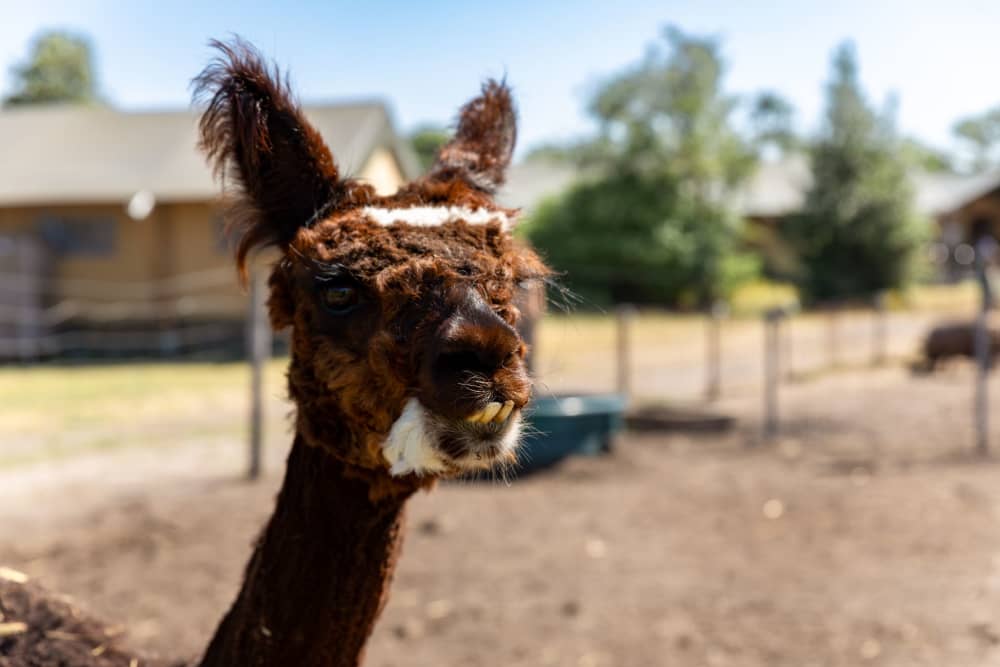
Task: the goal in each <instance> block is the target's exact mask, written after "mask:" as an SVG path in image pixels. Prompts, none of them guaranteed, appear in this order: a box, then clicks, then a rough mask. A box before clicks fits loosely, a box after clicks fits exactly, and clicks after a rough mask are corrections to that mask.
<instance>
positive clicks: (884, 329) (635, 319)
mask: <svg viewBox="0 0 1000 667" xmlns="http://www.w3.org/2000/svg"><path fill="white" fill-rule="evenodd" d="M622 313H623V314H622V316H621V317H619V318H618V319H617V320H612V318H606V319H605V321H604V322H601V321H600V320H599V319H598V318H594V319H593V320H592V321H584V322H582V323H581V322H580V321H577V320H576V319H574V318H561V317H550V318H547V319H546V320H544V321H543V323H542V330H543V335H542V336H541V337H540V338H541V340H540V342H539V344H538V346H537V350H536V352H537V354H538V357H539V358H538V360H537V362H536V363H537V366H538V376H539V378H540V380H541V384H542V386H543V389H544V390H545V391H550V392H553V393H567V392H574V391H619V392H626V393H629V394H631V396H632V397H634V398H635V399H636V400H637V401H647V400H666V401H674V402H680V403H692V402H703V401H705V400H706V399H709V400H714V399H716V398H727V397H734V396H750V395H754V394H757V393H759V392H761V391H762V386H763V380H764V375H765V368H764V367H763V365H762V364H763V351H764V349H765V345H764V343H765V324H764V322H763V320H762V318H760V317H726V316H721V317H720V316H718V315H716V316H712V315H710V314H705V315H692V314H687V315H680V314H678V313H672V312H668V311H657V310H652V309H642V310H638V311H636V310H633V309H627V310H624V311H622ZM974 314H975V313H974V312H972V311H970V310H968V309H966V307H965V305H964V304H956V305H955V306H954V307H951V308H934V309H929V310H928V309H904V310H899V309H897V310H890V309H880V308H878V309H877V308H868V309H862V308H857V307H855V308H837V309H830V310H824V311H805V312H798V313H786V314H784V316H783V317H782V318H781V324H780V330H779V334H778V337H777V338H776V340H775V345H777V348H778V349H779V351H780V356H781V362H780V368H779V369H778V373H779V375H780V379H781V381H782V382H801V381H806V380H808V379H809V378H810V377H811V376H813V375H815V374H817V373H822V372H825V371H828V370H832V369H838V368H839V369H848V368H868V367H876V366H880V365H883V364H886V363H890V362H895V363H899V362H904V361H909V360H912V359H915V358H916V357H918V356H919V355H920V354H921V349H922V343H923V339H924V337H925V336H926V334H927V332H928V331H929V330H930V329H931V328H933V327H934V326H935V325H936V324H939V323H941V322H942V321H954V320H962V319H964V320H969V321H971V319H972V318H973V317H974ZM621 336H627V337H628V340H627V341H622V340H620V337H621Z"/></svg>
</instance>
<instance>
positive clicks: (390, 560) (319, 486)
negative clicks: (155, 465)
mask: <svg viewBox="0 0 1000 667" xmlns="http://www.w3.org/2000/svg"><path fill="white" fill-rule="evenodd" d="M349 473H350V471H349V470H348V469H347V467H346V466H345V464H343V463H341V462H339V461H337V460H336V459H334V457H333V456H331V455H330V454H328V453H326V452H325V451H324V450H323V449H321V448H320V447H313V446H309V445H307V444H306V443H305V442H304V441H303V439H302V437H296V439H295V443H294V444H293V445H292V451H291V454H290V455H289V457H288V467H287V471H286V474H285V481H284V485H283V486H282V489H281V492H280V494H279V495H278V501H277V507H276V509H275V512H274V515H273V516H272V517H271V520H270V522H269V523H268V525H267V528H266V529H265V531H264V534H263V536H262V537H261V539H260V540H259V542H258V544H257V546H256V549H255V550H254V554H253V556H252V557H251V559H250V563H249V564H248V566H247V572H246V579H245V581H244V583H243V588H242V589H241V590H240V592H239V595H238V596H237V598H236V602H235V603H234V604H233V606H232V608H231V609H230V610H229V613H227V614H226V616H225V618H224V619H223V620H222V623H221V624H220V625H219V628H218V630H217V631H216V634H215V637H214V638H213V639H212V641H211V643H210V644H209V647H208V649H207V651H206V653H205V657H204V658H203V659H202V662H201V666H202V667H209V666H212V667H222V666H223V665H225V666H226V667H231V666H232V665H241V666H246V667H252V666H261V667H263V666H265V665H266V666H268V667H270V666H273V665H296V666H301V667H313V666H315V667H320V666H322V667H354V666H355V665H358V664H360V663H361V658H362V654H363V650H364V644H365V641H366V640H367V639H368V636H369V635H370V634H371V631H372V628H373V626H374V625H375V621H376V619H377V617H378V615H379V612H380V611H381V609H382V607H383V606H384V604H385V602H386V599H387V595H388V589H389V581H390V579H391V577H392V572H393V569H394V567H395V564H396V556H397V554H398V551H399V546H400V541H401V537H402V523H403V506H404V504H405V502H406V499H407V498H408V497H409V495H410V493H409V492H405V491H404V492H400V493H398V494H395V495H390V496H383V497H381V498H379V499H378V500H374V501H373V500H371V499H370V496H371V495H372V494H370V490H371V482H369V481H363V479H362V478H359V477H357V476H352V475H350V474H349Z"/></svg>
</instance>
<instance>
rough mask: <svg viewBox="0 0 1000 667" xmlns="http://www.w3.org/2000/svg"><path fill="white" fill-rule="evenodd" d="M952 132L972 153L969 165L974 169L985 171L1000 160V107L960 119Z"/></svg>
mask: <svg viewBox="0 0 1000 667" xmlns="http://www.w3.org/2000/svg"><path fill="white" fill-rule="evenodd" d="M952 132H953V133H954V134H955V136H957V137H958V138H959V140H961V142H962V143H963V144H964V145H965V146H966V148H967V150H968V151H969V152H970V153H971V155H970V156H969V159H968V167H969V169H971V170H972V171H984V170H986V169H989V168H991V167H995V166H997V164H998V162H1000V159H998V155H997V152H998V151H997V149H998V148H1000V107H997V108H994V109H990V110H989V111H985V112H983V113H981V114H978V115H975V116H968V117H966V118H963V119H961V120H959V121H958V122H957V123H955V126H954V127H953V128H952Z"/></svg>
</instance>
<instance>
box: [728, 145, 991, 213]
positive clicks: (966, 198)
mask: <svg viewBox="0 0 1000 667" xmlns="http://www.w3.org/2000/svg"><path fill="white" fill-rule="evenodd" d="M910 183H911V185H912V186H913V193H914V197H915V202H914V204H915V206H916V209H917V210H918V211H919V212H921V213H923V214H926V215H930V216H940V215H943V214H945V213H949V212H952V211H955V210H957V209H959V208H961V207H962V206H964V205H966V204H968V203H969V202H970V201H973V200H975V199H978V198H979V197H981V196H983V195H985V194H987V193H989V192H992V191H993V190H995V189H996V188H997V187H1000V170H994V171H988V172H984V173H980V174H972V175H966V174H951V173H930V172H923V171H915V172H912V173H911V174H910ZM811 185H812V172H811V171H810V168H809V161H808V159H807V158H806V157H805V156H803V155H793V156H790V157H788V158H785V159H783V160H779V161H771V162H767V161H765V162H762V163H760V164H759V165H758V167H757V169H756V171H755V172H754V173H753V174H752V175H751V176H750V178H749V179H747V181H746V182H745V183H744V184H743V186H742V187H741V188H739V190H738V191H737V193H736V195H735V200H734V205H735V207H736V210H738V211H739V212H740V214H741V215H743V216H745V217H748V218H779V217H782V216H786V215H789V214H791V213H795V212H797V211H799V210H801V209H802V206H803V204H804V203H805V197H806V191H808V189H809V187H810V186H811Z"/></svg>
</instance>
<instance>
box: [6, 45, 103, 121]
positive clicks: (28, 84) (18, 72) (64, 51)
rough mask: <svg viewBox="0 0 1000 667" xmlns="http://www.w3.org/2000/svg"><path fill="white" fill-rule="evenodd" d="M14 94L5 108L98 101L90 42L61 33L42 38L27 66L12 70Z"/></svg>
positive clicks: (10, 96)
mask: <svg viewBox="0 0 1000 667" xmlns="http://www.w3.org/2000/svg"><path fill="white" fill-rule="evenodd" d="M11 73H12V75H13V77H14V87H13V91H12V92H11V93H10V94H9V95H7V96H6V97H5V98H4V100H3V104H4V106H19V105H26V104H51V103H56V102H69V103H76V104H91V103H94V102H97V101H98V95H97V84H96V80H95V76H94V63H93V52H92V49H91V46H90V42H89V41H88V40H87V39H86V38H85V37H82V36H79V35H73V34H70V33H66V32H61V31H51V32H46V33H43V34H41V35H39V36H38V37H37V38H36V39H35V41H34V43H33V44H32V47H31V53H30V54H29V56H28V58H27V60H26V61H25V62H24V63H21V64H19V65H15V66H14V67H13V68H12V69H11Z"/></svg>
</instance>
